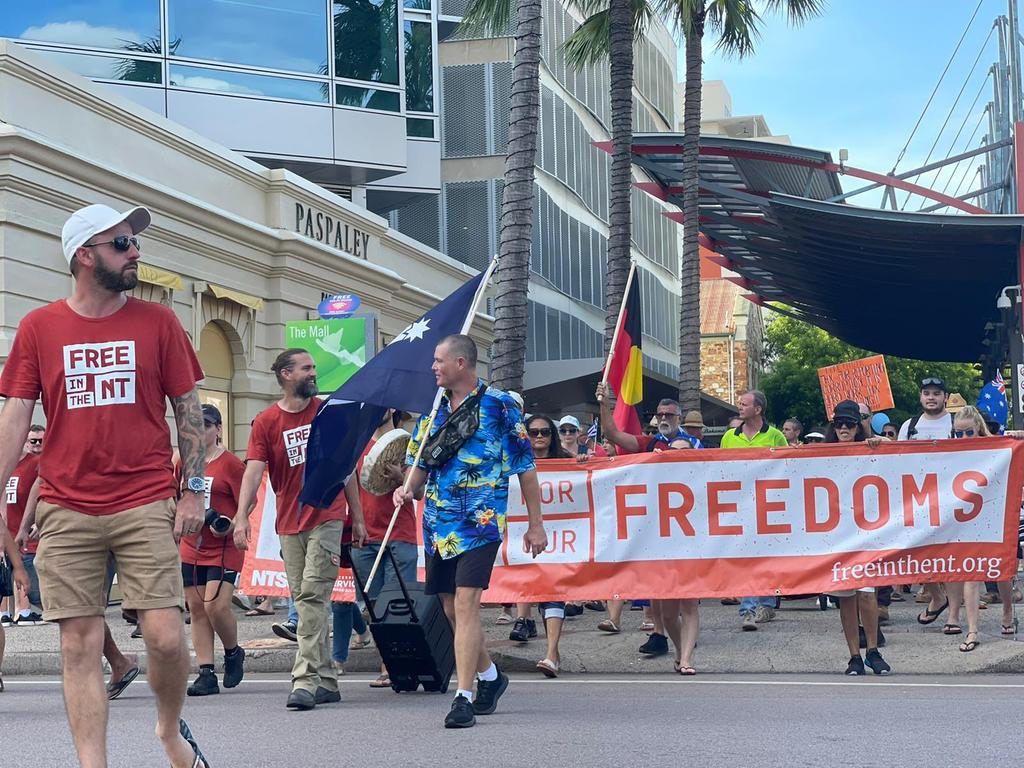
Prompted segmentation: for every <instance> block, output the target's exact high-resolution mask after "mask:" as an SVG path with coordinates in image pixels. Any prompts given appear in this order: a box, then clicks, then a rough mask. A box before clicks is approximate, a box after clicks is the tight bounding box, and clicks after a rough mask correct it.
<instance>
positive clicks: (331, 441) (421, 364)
mask: <svg viewBox="0 0 1024 768" xmlns="http://www.w3.org/2000/svg"><path fill="white" fill-rule="evenodd" d="M487 274H488V273H487V272H483V273H481V274H479V275H477V276H476V277H474V278H473V279H472V280H470V281H469V282H467V283H464V284H463V285H462V286H461V287H459V289H458V290H456V291H455V292H454V293H452V294H451V295H450V296H449V297H448V298H447V299H445V300H444V301H442V302H441V303H440V304H438V305H437V306H435V307H434V308H433V309H431V310H430V311H429V312H427V313H426V314H425V315H423V317H421V318H420V319H419V320H417V321H416V322H414V323H411V324H410V325H409V326H408V327H407V328H406V329H405V330H404V331H402V332H401V333H400V334H398V335H397V336H395V338H394V339H393V340H392V341H391V343H390V344H388V345H387V346H386V347H384V349H382V350H381V351H380V352H379V353H377V354H376V355H375V356H374V357H373V358H371V359H370V361H369V362H367V363H366V365H364V366H363V367H362V368H361V369H360V370H358V371H356V372H355V373H354V374H353V375H352V377H351V378H350V379H349V380H348V381H346V382H345V383H344V384H342V385H341V386H340V387H338V389H337V391H335V393H334V394H333V395H331V396H330V398H328V399H327V401H326V402H324V404H323V406H322V407H321V408H320V411H319V412H318V413H317V415H316V417H315V418H314V419H313V425H312V428H311V429H310V433H309V442H308V443H307V444H306V476H305V482H304V483H303V486H302V494H301V495H300V497H299V500H300V502H301V503H303V504H310V505H312V506H314V507H329V506H330V505H331V503H332V502H333V501H334V499H335V498H336V497H337V495H338V494H339V493H340V492H341V489H342V488H344V487H345V480H346V479H347V478H348V476H349V475H350V474H351V473H352V471H353V470H354V469H355V467H356V463H357V462H358V461H359V457H360V456H362V454H363V451H364V450H365V449H366V444H367V443H368V442H369V441H370V437H371V436H372V435H373V432H374V430H375V429H376V428H377V427H378V425H379V424H380V423H381V419H383V418H384V414H385V412H386V411H387V409H388V408H396V409H398V410H401V411H409V412H410V413H428V412H430V410H431V409H432V407H433V403H434V397H435V395H436V394H437V381H436V380H435V378H434V374H433V372H432V371H431V366H432V365H433V363H434V349H435V348H436V347H437V345H438V343H439V342H440V341H441V339H443V338H444V337H445V336H449V335H451V334H453V333H460V332H461V331H462V329H463V327H464V325H465V324H466V319H467V317H468V315H469V313H470V312H472V311H473V308H474V306H475V299H476V294H477V291H478V289H479V287H480V283H481V281H483V279H484V277H485V276H486V275H487Z"/></svg>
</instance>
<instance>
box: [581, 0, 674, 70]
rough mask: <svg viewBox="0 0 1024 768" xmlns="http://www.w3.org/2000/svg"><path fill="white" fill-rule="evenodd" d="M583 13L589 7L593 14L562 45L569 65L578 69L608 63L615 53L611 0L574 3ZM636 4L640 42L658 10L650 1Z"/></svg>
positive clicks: (634, 1) (637, 0) (635, 23)
mask: <svg viewBox="0 0 1024 768" xmlns="http://www.w3.org/2000/svg"><path fill="white" fill-rule="evenodd" d="M570 2H571V3H572V4H573V5H576V6H577V7H579V8H580V10H581V11H582V10H583V9H584V8H585V7H589V8H592V9H593V11H592V13H590V14H589V15H588V16H587V19H586V21H584V22H583V24H581V25H580V27H579V29H577V30H576V31H575V32H573V33H572V34H571V35H569V37H568V38H566V41H565V42H564V43H562V53H563V55H564V56H565V63H566V64H568V65H569V66H571V67H573V68H574V69H582V68H584V67H586V66H588V65H590V64H596V63H598V62H600V61H605V60H606V59H607V58H608V56H609V54H610V51H611V31H610V28H609V21H608V1H607V0H570ZM630 5H632V14H633V18H632V24H633V39H634V40H636V41H639V40H640V39H641V38H642V37H643V35H644V32H645V31H646V30H647V25H648V24H649V23H650V21H651V18H652V17H653V16H654V13H655V9H654V6H653V5H652V4H651V2H650V0H630Z"/></svg>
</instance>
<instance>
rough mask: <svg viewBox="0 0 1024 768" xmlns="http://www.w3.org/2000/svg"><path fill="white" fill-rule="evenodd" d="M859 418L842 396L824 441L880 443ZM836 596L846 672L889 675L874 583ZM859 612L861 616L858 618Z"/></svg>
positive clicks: (856, 409)
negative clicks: (880, 640) (881, 648)
mask: <svg viewBox="0 0 1024 768" xmlns="http://www.w3.org/2000/svg"><path fill="white" fill-rule="evenodd" d="M864 425H865V422H864V421H863V420H862V418H861V412H860V408H859V407H858V405H857V403H855V402H853V401H852V400H843V401H842V402H841V403H839V404H838V405H837V406H836V408H835V413H834V415H833V416H832V423H831V424H829V426H828V429H827V430H826V432H825V442H826V443H859V442H866V443H868V444H869V445H871V446H876V445H878V444H879V443H881V441H882V439H883V438H881V437H870V436H869V435H868V434H867V431H866V429H865V426H864ZM831 595H832V596H833V597H835V598H837V599H838V600H839V620H840V622H841V623H842V626H843V635H844V636H845V637H846V645H847V647H848V648H849V650H850V661H849V663H848V664H847V665H846V674H847V675H863V674H867V672H866V670H865V667H868V668H870V669H871V671H872V672H874V673H875V674H876V675H888V674H889V673H890V672H891V671H892V668H891V667H890V666H889V665H888V664H886V662H885V659H883V658H882V654H880V653H879V652H878V648H877V647H875V645H876V643H877V640H878V600H877V599H876V598H875V589H874V587H861V588H860V589H850V590H843V591H840V592H832V593H831ZM858 613H859V614H860V620H859V621H858ZM861 622H863V624H864V636H865V637H866V638H867V639H868V648H867V653H866V654H865V655H864V658H861V655H860V638H859V634H860V633H859V629H860V623H861Z"/></svg>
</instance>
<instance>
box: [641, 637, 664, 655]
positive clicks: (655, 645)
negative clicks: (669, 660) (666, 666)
mask: <svg viewBox="0 0 1024 768" xmlns="http://www.w3.org/2000/svg"><path fill="white" fill-rule="evenodd" d="M639 651H640V653H646V654H647V655H648V656H663V655H665V654H666V653H668V638H667V637H665V635H662V634H659V633H658V632H651V634H650V635H648V636H647V642H646V643H644V644H643V645H641V646H640V648H639Z"/></svg>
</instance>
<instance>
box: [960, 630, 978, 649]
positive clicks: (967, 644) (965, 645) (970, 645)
mask: <svg viewBox="0 0 1024 768" xmlns="http://www.w3.org/2000/svg"><path fill="white" fill-rule="evenodd" d="M971 635H974V639H973V640H965V641H964V642H962V643H960V652H961V653H970V652H971V651H973V650H974V649H975V648H977V647H978V644H979V643H980V642H981V641H980V640H978V633H977V632H968V633H967V637H968V638H970V636H971Z"/></svg>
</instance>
